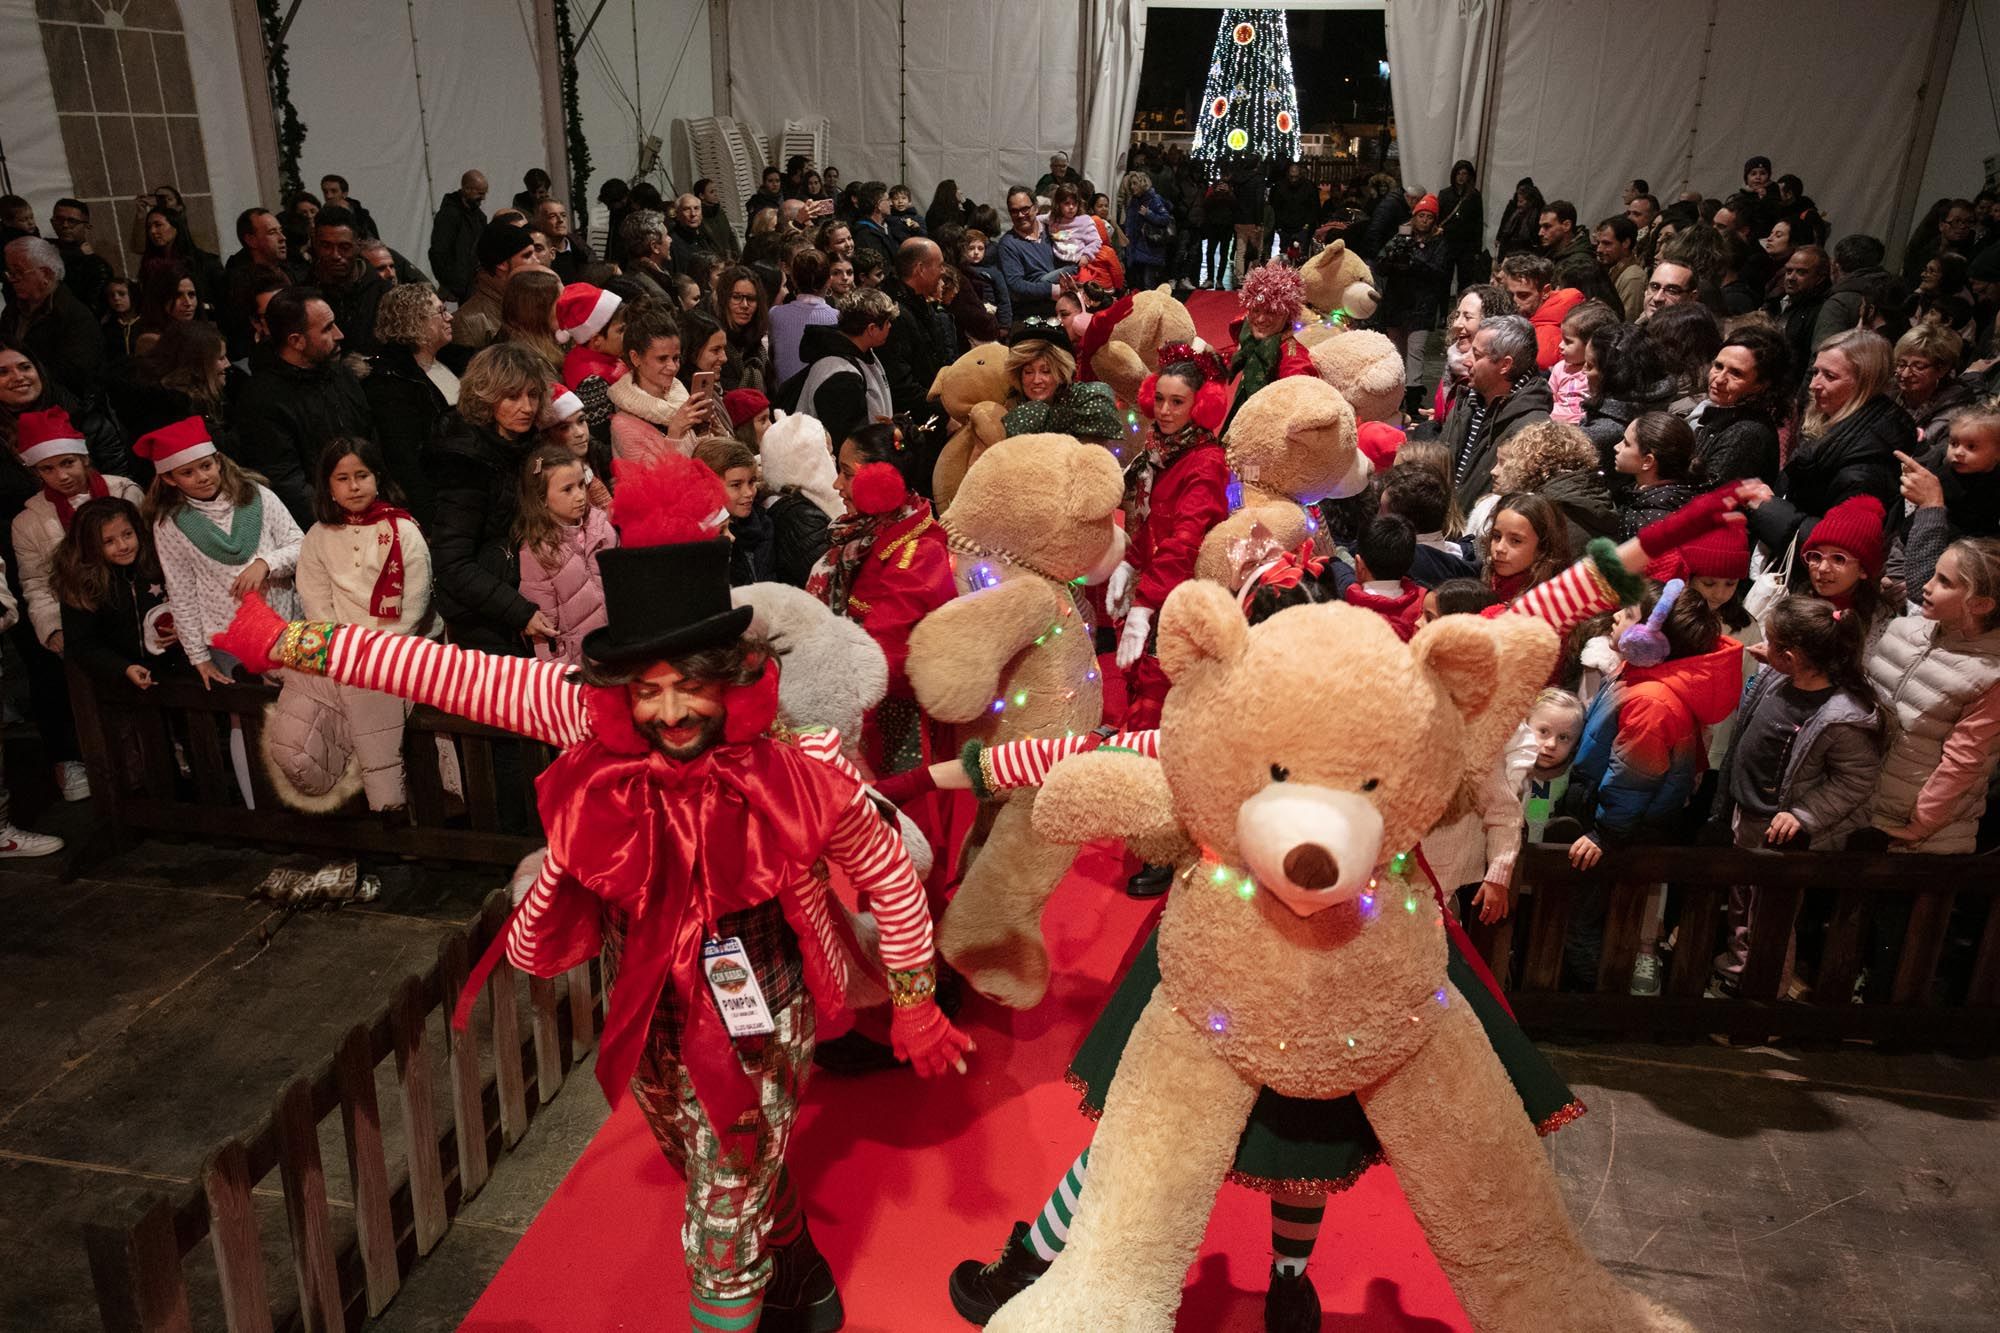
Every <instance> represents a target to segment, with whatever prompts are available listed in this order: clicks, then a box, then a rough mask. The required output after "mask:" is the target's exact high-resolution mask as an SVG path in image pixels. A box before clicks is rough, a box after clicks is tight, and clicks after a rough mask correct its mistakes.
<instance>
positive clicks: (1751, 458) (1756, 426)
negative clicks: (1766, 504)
mask: <svg viewBox="0 0 2000 1333" xmlns="http://www.w3.org/2000/svg"><path fill="white" fill-rule="evenodd" d="M1692 424H1693V426H1694V476H1695V480H1696V481H1697V482H1699V483H1701V484H1702V485H1703V486H1711V487H1712V486H1720V485H1721V484H1722V483H1723V482H1725V481H1740V480H1742V479H1744V478H1746V477H1760V478H1762V479H1763V480H1765V481H1768V482H1775V481H1776V480H1777V479H1778V427H1777V424H1776V423H1775V422H1773V421H1772V420H1771V417H1770V414H1769V413H1767V412H1765V411H1763V410H1761V409H1759V408H1755V407H1750V406H1746V405H1744V404H1738V405H1737V406H1735V407H1717V406H1716V405H1715V404H1714V403H1711V402H1707V401H1706V400H1704V401H1703V404H1702V408H1701V415H1700V416H1699V417H1698V418H1696V419H1695V420H1694V422H1693V423H1692Z"/></svg>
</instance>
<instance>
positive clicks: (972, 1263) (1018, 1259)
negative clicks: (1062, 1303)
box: [951, 1222, 1049, 1328]
mask: <svg viewBox="0 0 2000 1333" xmlns="http://www.w3.org/2000/svg"><path fill="white" fill-rule="evenodd" d="M1048 1271H1049V1265H1048V1262H1047V1261H1046V1260H1044V1259H1043V1258H1042V1257H1041V1256H1040V1255H1038V1254H1036V1253H1035V1252H1034V1251H1033V1250H1031V1249H1029V1248H1028V1224H1027V1223H1026V1222H1016V1223H1015V1224H1014V1231H1013V1234H1011V1235H1009V1236H1008V1237H1007V1244H1006V1247H1005V1248H1004V1249H1002V1250H1001V1251H1000V1257H999V1258H998V1259H995V1260H994V1261H993V1262H992V1263H990V1264H982V1263H980V1262H979V1261H978V1260H977V1259H967V1260H966V1261H965V1262H964V1263H961V1264H960V1265H959V1266H958V1267H956V1268H954V1269H952V1270H951V1304H952V1308H953V1309H955V1310H957V1311H958V1312H959V1313H960V1314H962V1315H964V1316H965V1317H966V1319H967V1320H968V1321H970V1322H971V1323H974V1324H977V1325H979V1326H980V1327H981V1328H984V1327H985V1326H986V1321H987V1320H989V1319H991V1318H992V1317H993V1315H994V1312H995V1311H997V1310H998V1309H999V1308H1000V1307H1001V1306H1003V1305H1005V1304H1006V1303H1007V1302H1008V1301H1010V1300H1012V1299H1013V1298H1014V1297H1016V1296H1018V1295H1020V1294H1021V1293H1022V1292H1024V1291H1026V1290H1027V1289H1028V1288H1029V1287H1030V1286H1031V1285H1033V1283H1034V1281H1035V1279H1036V1278H1038V1277H1040V1276H1041V1275H1042V1274H1044V1273H1046V1272H1048Z"/></svg>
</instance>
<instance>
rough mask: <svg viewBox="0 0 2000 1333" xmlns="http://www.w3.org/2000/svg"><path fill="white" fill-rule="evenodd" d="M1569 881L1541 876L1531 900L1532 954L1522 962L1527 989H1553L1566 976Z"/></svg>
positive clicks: (1522, 974)
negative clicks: (1563, 955)
mask: <svg viewBox="0 0 2000 1333" xmlns="http://www.w3.org/2000/svg"><path fill="white" fill-rule="evenodd" d="M1573 897H1574V895H1573V894H1572V893H1571V891H1570V885H1569V881H1567V880H1563V879H1547V880H1541V881H1539V882H1537V883H1536V885H1535V892H1534V893H1533V895H1531V896H1530V897H1529V899H1528V901H1530V902H1532V903H1533V904H1534V915H1533V916H1532V917H1531V918H1530V919H1529V922H1528V956H1527V958H1526V960H1525V961H1524V962H1523V963H1522V966H1521V989H1522V990H1523V991H1552V990H1554V989H1555V988H1556V986H1557V985H1558V983H1559V982H1560V981H1561V980H1562V954H1563V935H1564V934H1565V933H1566V932H1567V931H1568V930H1569V909H1570V902H1571V901H1572V899H1573Z"/></svg>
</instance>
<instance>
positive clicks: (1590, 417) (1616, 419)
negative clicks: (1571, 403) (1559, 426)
mask: <svg viewBox="0 0 2000 1333" xmlns="http://www.w3.org/2000/svg"><path fill="white" fill-rule="evenodd" d="M1674 395H1675V389H1674V382H1673V381H1672V380H1671V379H1662V380H1658V381H1655V382H1654V383H1652V384H1649V385H1646V386H1645V387H1644V388H1642V389H1640V390H1639V391H1638V392H1637V393H1635V394H1633V395H1632V396H1631V397H1630V398H1599V399H1597V400H1596V401H1595V402H1591V401H1588V400H1586V401H1585V402H1584V405H1583V423H1582V430H1583V433H1584V434H1585V435H1588V436H1589V437H1590V442H1591V443H1592V444H1594V445H1596V446H1597V465H1598V467H1599V468H1600V469H1601V470H1602V471H1603V472H1604V474H1605V475H1606V476H1615V475H1616V474H1617V472H1618V467H1617V453H1618V441H1620V440H1622V439H1624V438H1625V428H1626V427H1627V426H1629V425H1631V424H1632V423H1633V422H1634V421H1637V420H1638V419H1639V418H1640V417H1642V416H1644V415H1646V413H1648V412H1664V411H1666V410H1667V404H1668V403H1671V402H1672V401H1674Z"/></svg>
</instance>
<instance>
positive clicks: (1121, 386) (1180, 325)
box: [1076, 285, 1195, 403]
mask: <svg viewBox="0 0 2000 1333" xmlns="http://www.w3.org/2000/svg"><path fill="white" fill-rule="evenodd" d="M1107 321H1108V324H1107ZM1194 338H1195V332H1194V316H1193V315H1190V314H1189V313H1188V308H1187V307H1186V306H1185V305H1183V304H1182V303H1181V302H1180V301H1179V300H1177V299H1175V297H1174V294H1173V288H1172V286H1170V285H1162V286H1160V287H1156V288H1154V289H1152V290H1150V291H1148V290H1141V291H1135V292H1133V293H1131V295H1129V296H1126V297H1123V298H1121V299H1120V300H1118V301H1116V302H1114V303H1113V304H1112V305H1111V307H1110V308H1109V309H1107V310H1104V311H1103V312H1101V313H1100V314H1098V315H1097V316H1096V317H1094V318H1093V319H1092V320H1091V322H1090V327H1089V328H1087V329H1085V330H1084V334H1083V336H1082V338H1080V339H1079V340H1078V342H1077V348H1076V353H1077V360H1078V361H1079V362H1080V363H1081V364H1083V365H1085V366H1088V367H1089V368H1090V373H1091V374H1092V375H1094V376H1096V377H1097V378H1098V379H1100V380H1103V381H1104V382H1105V383H1106V384H1109V385H1110V386H1111V391H1112V392H1113V393H1115V394H1117V395H1118V401H1119V402H1121V403H1133V402H1137V401H1138V398H1139V386H1140V385H1141V384H1142V383H1144V382H1145V379H1146V376H1148V375H1150V374H1152V373H1153V372H1154V371H1156V370H1158V369H1159V368H1160V349H1161V348H1162V347H1165V346H1166V345H1167V344H1168V343H1177V342H1181V343H1192V342H1193V341H1194Z"/></svg>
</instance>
